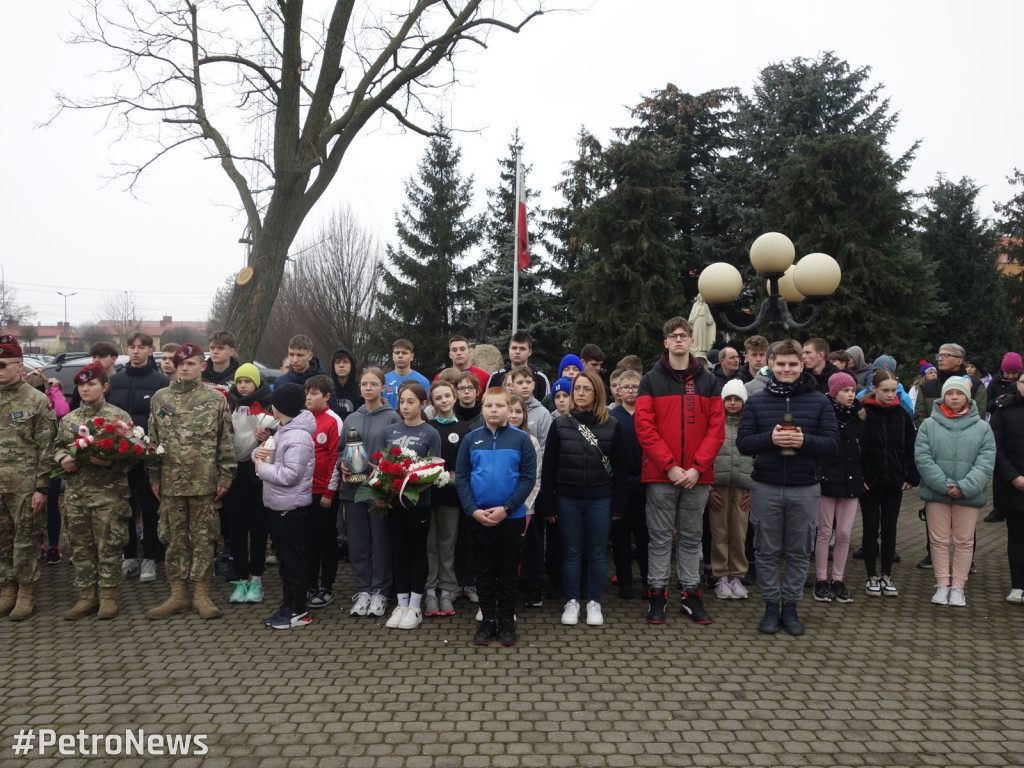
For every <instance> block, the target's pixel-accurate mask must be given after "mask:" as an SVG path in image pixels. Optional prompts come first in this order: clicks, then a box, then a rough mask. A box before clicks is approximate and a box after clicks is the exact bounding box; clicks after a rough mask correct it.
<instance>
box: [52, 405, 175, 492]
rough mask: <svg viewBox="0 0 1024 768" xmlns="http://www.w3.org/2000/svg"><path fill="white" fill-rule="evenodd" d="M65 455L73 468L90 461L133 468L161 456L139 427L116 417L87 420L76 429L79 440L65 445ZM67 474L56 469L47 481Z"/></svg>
mask: <svg viewBox="0 0 1024 768" xmlns="http://www.w3.org/2000/svg"><path fill="white" fill-rule="evenodd" d="M67 448H68V453H70V454H71V456H72V457H73V458H74V460H75V463H76V464H81V462H82V461H83V460H88V459H89V458H90V457H94V458H97V459H106V460H108V461H114V462H121V461H127V462H131V464H134V463H135V462H137V461H144V460H146V459H149V458H152V457H154V456H159V455H160V454H162V453H163V452H164V449H163V448H162V447H161V446H158V445H153V444H152V443H151V442H150V441H149V438H148V437H147V436H146V433H145V431H144V430H143V429H142V427H136V426H135V425H133V424H132V423H131V422H130V421H125V420H124V419H121V418H119V417H117V416H115V417H113V418H109V419H107V418H103V417H102V416H97V417H96V418H94V419H89V421H87V422H85V423H84V424H82V426H80V427H79V428H78V437H76V438H75V440H74V442H71V443H68V446H67ZM66 474H67V470H65V469H64V468H63V467H58V468H57V469H55V470H54V471H53V472H51V473H50V479H51V480H52V479H55V478H58V477H63V476H64V475H66Z"/></svg>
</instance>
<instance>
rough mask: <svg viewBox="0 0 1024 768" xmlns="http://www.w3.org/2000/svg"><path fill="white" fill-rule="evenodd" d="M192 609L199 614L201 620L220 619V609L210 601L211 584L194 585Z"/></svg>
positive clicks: (201, 582) (198, 583)
mask: <svg viewBox="0 0 1024 768" xmlns="http://www.w3.org/2000/svg"><path fill="white" fill-rule="evenodd" d="M194 590H195V591H194V593H193V595H192V607H193V608H194V609H195V610H196V611H198V612H199V618H201V619H219V618H220V609H219V608H217V606H216V605H214V604H213V601H212V600H211V599H210V582H209V581H197V582H195V584H194Z"/></svg>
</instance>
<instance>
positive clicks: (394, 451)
mask: <svg viewBox="0 0 1024 768" xmlns="http://www.w3.org/2000/svg"><path fill="white" fill-rule="evenodd" d="M373 460H374V461H375V462H377V468H376V469H375V470H374V471H373V474H372V475H371V476H370V478H369V479H368V480H367V481H366V482H365V483H363V484H362V485H360V486H359V489H358V490H357V491H356V498H355V500H356V501H376V500H377V499H381V500H383V501H384V502H385V505H384V509H391V508H392V507H393V506H394V505H395V503H396V502H397V503H398V504H399V505H401V506H403V507H404V506H406V502H407V501H408V502H410V503H411V504H416V502H417V501H419V499H420V488H422V487H423V486H425V485H436V486H437V487H438V488H440V487H443V486H445V485H447V484H448V473H447V472H446V471H445V468H444V459H435V458H432V457H430V456H427V457H426V458H425V459H421V458H420V457H419V456H417V455H416V454H415V453H412V452H411V451H403V450H402V449H401V448H399V447H398V446H394V447H393V448H391V449H390V450H389V451H388V453H386V454H385V453H383V452H381V451H377V453H375V454H373ZM375 506H377V507H378V508H380V505H375Z"/></svg>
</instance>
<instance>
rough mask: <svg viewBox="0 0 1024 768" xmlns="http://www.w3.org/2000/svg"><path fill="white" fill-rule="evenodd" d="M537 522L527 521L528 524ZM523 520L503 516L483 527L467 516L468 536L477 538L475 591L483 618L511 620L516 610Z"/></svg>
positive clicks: (485, 619)
mask: <svg viewBox="0 0 1024 768" xmlns="http://www.w3.org/2000/svg"><path fill="white" fill-rule="evenodd" d="M536 522H537V521H536V520H534V522H532V523H530V525H531V527H532V526H533V525H534V524H535V523H536ZM525 526H526V519H525V518H522V517H518V518H514V519H513V518H506V519H505V520H502V521H501V522H500V523H498V524H497V525H492V526H485V525H482V524H481V523H479V522H477V521H476V520H474V519H472V518H470V520H469V530H470V535H471V536H472V537H473V538H474V539H475V541H476V553H477V558H476V562H477V567H476V591H477V594H478V595H479V596H480V611H481V613H482V614H483V619H484V621H494V620H495V619H501V620H502V621H505V620H508V621H512V619H513V617H514V616H515V612H516V593H517V592H518V583H519V554H520V551H521V549H522V544H523V529H524V528H525Z"/></svg>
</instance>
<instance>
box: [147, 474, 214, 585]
mask: <svg viewBox="0 0 1024 768" xmlns="http://www.w3.org/2000/svg"><path fill="white" fill-rule="evenodd" d="M157 535H158V536H159V537H160V541H162V542H163V543H164V545H166V547H167V554H166V555H164V567H165V568H166V569H167V578H168V579H169V580H170V581H178V580H182V579H187V580H189V581H193V582H195V581H205V580H206V579H208V578H210V576H211V574H212V573H213V550H214V547H215V546H216V544H217V537H218V536H220V518H219V517H218V515H217V508H216V505H215V504H214V501H213V494H212V493H211V494H209V495H208V496H161V497H160V524H159V526H158V527H157Z"/></svg>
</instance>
